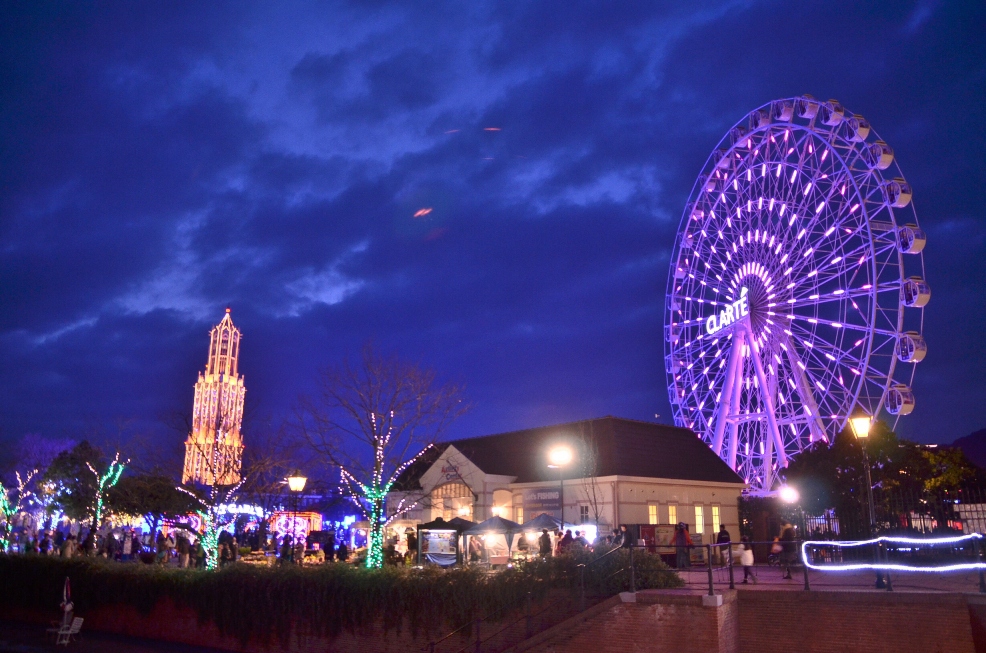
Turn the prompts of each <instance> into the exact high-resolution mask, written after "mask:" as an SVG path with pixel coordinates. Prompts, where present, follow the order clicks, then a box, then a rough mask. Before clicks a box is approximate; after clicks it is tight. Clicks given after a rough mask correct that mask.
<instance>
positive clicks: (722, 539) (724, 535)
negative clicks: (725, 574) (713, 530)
mask: <svg viewBox="0 0 986 653" xmlns="http://www.w3.org/2000/svg"><path fill="white" fill-rule="evenodd" d="M731 542H732V540H731V539H730V537H729V531H727V530H726V525H725V524H719V532H718V533H717V534H716V544H718V545H719V547H718V550H719V559H720V564H723V565H725V564H726V560H727V559H728V555H729V554H728V552H727V551H726V548H727V547H728V546H729V545H730V543H731Z"/></svg>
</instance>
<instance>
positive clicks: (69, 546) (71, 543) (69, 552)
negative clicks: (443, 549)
mask: <svg viewBox="0 0 986 653" xmlns="http://www.w3.org/2000/svg"><path fill="white" fill-rule="evenodd" d="M74 555H75V536H74V535H69V536H68V537H66V538H65V539H64V540H63V541H62V557H63V558H71V557H72V556H74Z"/></svg>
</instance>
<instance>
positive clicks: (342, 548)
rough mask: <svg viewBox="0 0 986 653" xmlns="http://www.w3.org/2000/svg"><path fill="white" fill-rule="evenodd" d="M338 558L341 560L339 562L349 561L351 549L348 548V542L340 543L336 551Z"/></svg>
mask: <svg viewBox="0 0 986 653" xmlns="http://www.w3.org/2000/svg"><path fill="white" fill-rule="evenodd" d="M336 557H337V558H339V562H346V560H348V559H349V547H348V546H346V540H342V541H341V542H339V548H338V549H337V550H336Z"/></svg>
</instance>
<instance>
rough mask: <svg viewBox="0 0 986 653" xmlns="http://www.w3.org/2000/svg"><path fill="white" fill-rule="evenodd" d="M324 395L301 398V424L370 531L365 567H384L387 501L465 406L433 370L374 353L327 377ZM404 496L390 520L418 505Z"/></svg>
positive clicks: (365, 352) (322, 387) (330, 371)
mask: <svg viewBox="0 0 986 653" xmlns="http://www.w3.org/2000/svg"><path fill="white" fill-rule="evenodd" d="M319 390H320V392H319V394H318V395H317V396H316V397H314V398H312V397H302V398H301V400H300V408H299V410H298V413H297V425H298V427H299V429H300V431H301V433H302V435H303V436H304V438H305V440H306V441H307V442H308V443H309V445H311V446H312V448H313V449H314V450H315V451H316V452H317V453H318V454H319V455H320V456H321V458H322V460H323V461H324V462H325V463H327V464H328V465H329V466H331V467H335V468H337V469H339V472H340V478H341V489H342V491H343V492H344V493H345V494H346V495H348V496H349V498H350V499H351V500H352V501H353V503H354V504H356V506H357V507H359V509H360V510H361V511H362V512H363V514H364V516H365V518H366V519H367V521H368V522H369V524H370V528H369V534H368V537H367V556H366V566H367V567H370V568H375V567H381V566H383V531H384V528H385V526H386V524H387V523H388V521H389V520H388V519H387V518H386V514H385V513H386V500H387V494H388V493H389V492H391V491H392V490H394V489H396V487H395V486H396V485H397V484H398V482H399V480H400V478H401V474H402V473H403V472H404V471H405V470H406V469H407V468H408V467H409V466H410V465H411V464H413V463H414V462H415V461H417V460H418V459H419V458H421V456H423V455H424V454H425V452H426V451H428V450H429V449H430V447H431V445H432V444H434V443H435V442H436V441H437V440H438V438H439V436H440V435H441V434H442V433H443V432H444V431H445V429H446V428H447V426H448V425H449V423H450V422H451V421H452V420H453V419H455V418H456V417H458V416H459V415H461V414H462V413H464V412H465V411H466V410H467V408H468V407H467V406H466V404H464V403H463V401H462V399H461V390H460V388H459V387H458V386H455V385H452V384H443V385H440V384H438V383H437V382H436V377H435V372H434V371H432V370H429V369H424V368H422V367H420V366H419V365H417V364H414V363H409V362H406V361H402V360H400V359H399V358H397V357H396V356H384V355H382V354H380V353H379V352H377V351H376V350H375V349H374V348H373V347H371V346H366V347H364V348H363V352H362V356H361V359H360V361H359V364H357V365H353V364H351V363H350V362H349V361H347V362H345V363H344V364H343V365H341V366H339V367H334V368H333V367H330V368H329V369H327V370H325V371H324V373H323V374H322V377H321V379H320V386H319ZM400 489H401V490H403V491H405V496H404V497H403V498H402V499H401V500H400V502H399V503H398V505H397V506H395V507H394V509H393V510H392V511H391V517H390V520H393V519H396V518H398V517H399V516H400V515H402V514H404V513H406V512H407V511H408V510H411V509H412V508H414V507H415V506H416V505H417V501H415V497H414V496H413V494H414V490H415V489H412V488H406V487H401V488H400ZM422 496H423V493H422Z"/></svg>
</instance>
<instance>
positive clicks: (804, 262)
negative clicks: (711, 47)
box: [664, 95, 931, 492]
mask: <svg viewBox="0 0 986 653" xmlns="http://www.w3.org/2000/svg"><path fill="white" fill-rule="evenodd" d="M911 195H912V189H911V186H910V185H909V184H908V183H907V182H906V181H905V180H904V179H903V176H902V175H901V173H900V170H899V169H898V168H897V166H896V163H895V162H894V152H893V150H892V149H891V148H890V146H889V145H887V144H886V143H885V142H884V141H882V140H880V139H879V137H878V136H877V134H876V132H875V131H873V129H872V128H871V127H870V125H869V123H867V121H866V120H865V119H864V118H863V117H862V116H859V115H854V114H852V113H851V112H849V111H847V110H846V109H845V107H843V106H842V105H841V104H840V103H839V102H837V101H835V100H829V101H827V102H823V101H819V100H816V99H815V98H813V97H811V96H809V95H804V96H801V97H796V98H789V99H784V100H777V101H775V102H770V103H768V104H766V105H764V106H762V107H760V108H758V109H756V110H755V111H753V112H752V113H751V114H749V116H747V117H746V118H745V119H744V120H743V121H742V122H741V123H739V124H737V125H736V126H735V127H733V128H732V129H731V130H730V131H729V133H728V134H727V135H726V136H725V137H724V138H723V140H722V141H721V142H720V143H719V145H718V146H717V148H716V149H715V150H714V151H713V152H712V155H711V156H710V157H709V159H708V161H707V162H706V164H705V167H704V169H703V171H702V173H701V175H699V177H698V180H697V181H696V183H695V186H694V187H693V189H692V193H691V196H690V198H689V201H688V203H687V205H686V207H685V212H684V215H683V217H682V220H681V226H680V228H679V231H678V236H677V239H676V243H675V247H674V251H673V253H672V257H671V269H670V273H669V278H668V293H667V307H666V309H667V310H666V313H665V315H666V323H665V334H664V335H665V342H666V356H665V369H666V371H667V374H668V390H669V398H670V401H671V405H672V408H673V412H674V415H675V422H676V423H677V424H678V425H679V426H684V427H688V428H691V429H693V430H694V431H695V432H696V433H698V434H699V436H700V437H701V438H702V439H703V440H705V442H707V443H708V444H709V446H710V447H711V448H712V449H713V451H715V452H716V454H718V455H719V456H720V457H722V459H723V460H725V461H726V463H727V464H729V466H730V467H731V468H732V469H734V470H735V471H736V472H737V473H738V474H739V475H740V477H741V478H743V479H744V480H745V481H746V482H747V483H748V484H749V485H750V488H751V490H752V491H753V492H767V491H770V490H771V489H772V488H773V486H774V484H775V482H776V479H777V471H778V469H779V468H780V467H785V466H786V465H787V464H788V460H789V459H790V457H791V456H792V455H793V454H796V453H798V452H799V451H801V450H802V449H803V448H805V447H806V446H809V445H810V444H811V443H813V442H817V441H819V440H823V441H827V442H831V441H832V440H833V438H834V437H835V435H836V434H837V433H839V432H840V431H841V430H842V429H843V428H844V427H845V426H846V421H847V419H848V418H849V415H850V413H851V411H852V409H853V408H854V407H856V406H859V407H860V408H861V409H862V410H864V411H865V412H866V413H867V414H868V415H873V416H879V415H880V414H881V412H883V411H885V412H886V413H887V414H889V415H890V416H891V417H893V418H899V417H900V416H902V415H907V414H909V413H910V412H911V411H912V410H913V409H914V394H913V392H912V391H911V389H910V388H911V386H912V383H913V378H914V372H915V367H916V364H917V363H918V362H920V361H921V360H922V359H923V358H924V357H925V354H926V353H927V345H926V344H925V341H924V338H923V336H922V335H921V332H922V326H923V322H924V307H925V306H926V305H927V303H928V301H929V299H930V298H931V290H930V288H929V286H928V284H927V283H926V282H925V281H924V259H923V255H922V253H921V252H922V250H923V249H924V246H925V243H926V237H925V234H924V232H923V231H922V230H921V228H920V227H919V226H918V221H917V216H916V214H915V212H914V208H913V206H912V204H911Z"/></svg>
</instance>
